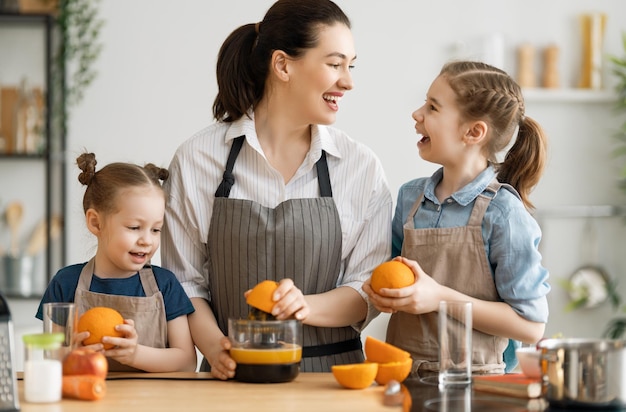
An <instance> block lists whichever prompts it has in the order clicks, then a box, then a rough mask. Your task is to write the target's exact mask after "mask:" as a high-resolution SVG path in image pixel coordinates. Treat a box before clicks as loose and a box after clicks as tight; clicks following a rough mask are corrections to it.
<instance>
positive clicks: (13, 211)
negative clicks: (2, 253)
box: [4, 201, 24, 256]
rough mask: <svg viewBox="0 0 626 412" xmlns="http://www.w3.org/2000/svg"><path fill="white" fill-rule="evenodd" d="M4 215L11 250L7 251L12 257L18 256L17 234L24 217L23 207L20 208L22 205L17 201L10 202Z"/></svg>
mask: <svg viewBox="0 0 626 412" xmlns="http://www.w3.org/2000/svg"><path fill="white" fill-rule="evenodd" d="M4 213H5V218H6V221H7V225H8V226H9V231H10V233H11V241H10V244H11V249H10V250H9V253H10V254H11V255H13V256H19V254H20V248H19V241H20V238H19V233H20V228H21V226H22V219H23V217H24V206H22V203H21V202H18V201H14V202H11V203H9V204H8V205H7V208H6V210H5V212H4Z"/></svg>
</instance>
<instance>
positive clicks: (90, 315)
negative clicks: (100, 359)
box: [78, 306, 124, 350]
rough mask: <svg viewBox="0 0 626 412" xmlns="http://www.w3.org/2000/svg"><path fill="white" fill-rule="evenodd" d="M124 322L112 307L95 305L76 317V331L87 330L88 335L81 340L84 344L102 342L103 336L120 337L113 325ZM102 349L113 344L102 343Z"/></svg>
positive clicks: (109, 347) (120, 334) (108, 347)
mask: <svg viewBox="0 0 626 412" xmlns="http://www.w3.org/2000/svg"><path fill="white" fill-rule="evenodd" d="M123 323H124V318H123V317H122V315H121V314H120V313H119V312H118V311H116V310H115V309H112V308H107V307H104V306H96V307H94V308H91V309H89V310H88V311H87V312H85V313H83V314H82V315H81V317H80V318H79V319H78V332H84V331H88V332H89V337H88V338H87V339H85V340H84V341H83V344H84V345H93V344H94V343H102V337H103V336H113V337H122V336H124V335H123V334H122V333H121V332H118V331H116V330H115V326H117V325H121V324H123ZM103 345H104V349H105V350H106V349H111V348H113V346H114V345H111V344H110V343H104V344H103Z"/></svg>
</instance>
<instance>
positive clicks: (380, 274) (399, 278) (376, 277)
mask: <svg viewBox="0 0 626 412" xmlns="http://www.w3.org/2000/svg"><path fill="white" fill-rule="evenodd" d="M414 282H415V275H413V271H412V270H411V268H410V267H408V266H407V265H405V264H404V263H402V262H398V261H397V260H390V261H387V262H384V263H381V264H380V265H378V266H376V268H375V269H374V271H373V272H372V278H371V286H372V290H374V292H376V293H378V292H380V290H381V289H382V288H389V289H398V288H403V287H406V286H409V285H412V284H413V283H414Z"/></svg>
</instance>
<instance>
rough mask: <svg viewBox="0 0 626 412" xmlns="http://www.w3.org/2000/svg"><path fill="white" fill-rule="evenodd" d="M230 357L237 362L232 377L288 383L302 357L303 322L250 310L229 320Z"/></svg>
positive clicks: (296, 371) (298, 366) (292, 377)
mask: <svg viewBox="0 0 626 412" xmlns="http://www.w3.org/2000/svg"><path fill="white" fill-rule="evenodd" d="M228 337H229V339H230V341H231V345H232V347H231V349H230V356H231V357H232V358H233V359H234V360H235V362H237V368H236V370H235V380H238V381H241V382H252V383H280V382H290V381H292V380H293V379H295V378H296V376H298V373H299V371H300V360H301V358H302V322H300V321H299V320H295V319H287V320H276V318H275V317H273V316H272V315H271V314H269V313H267V312H263V311H261V310H259V309H256V308H252V307H251V309H250V312H249V316H248V319H234V318H230V319H228Z"/></svg>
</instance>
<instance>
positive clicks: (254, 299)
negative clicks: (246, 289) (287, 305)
mask: <svg viewBox="0 0 626 412" xmlns="http://www.w3.org/2000/svg"><path fill="white" fill-rule="evenodd" d="M277 287H278V282H274V281H273V280H264V281H262V282H260V283H258V284H257V285H256V286H255V287H253V288H252V290H251V291H250V293H248V296H247V297H246V303H247V304H248V305H250V306H253V307H255V308H257V309H260V310H262V311H263V312H267V313H272V308H273V307H274V300H273V299H272V295H273V294H274V291H276V288H277Z"/></svg>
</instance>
